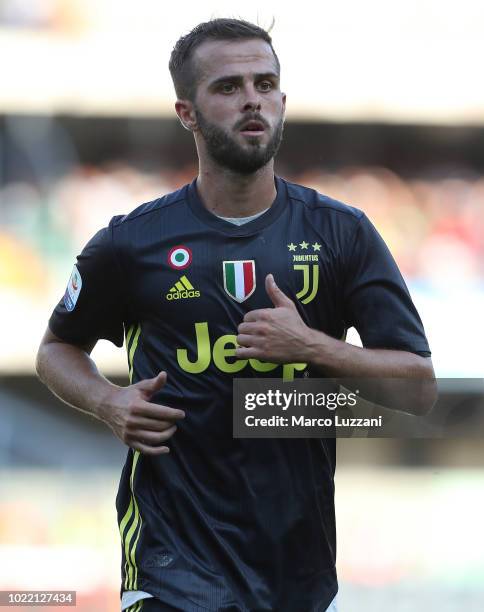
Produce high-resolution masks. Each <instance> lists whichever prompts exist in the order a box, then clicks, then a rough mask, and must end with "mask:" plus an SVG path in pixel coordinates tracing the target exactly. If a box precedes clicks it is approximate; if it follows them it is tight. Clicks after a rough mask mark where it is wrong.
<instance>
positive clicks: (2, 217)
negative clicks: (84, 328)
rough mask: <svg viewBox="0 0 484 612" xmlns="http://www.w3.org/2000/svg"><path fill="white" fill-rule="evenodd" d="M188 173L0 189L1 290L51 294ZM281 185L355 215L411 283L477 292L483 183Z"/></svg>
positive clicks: (382, 173)
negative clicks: (113, 230) (105, 232)
mask: <svg viewBox="0 0 484 612" xmlns="http://www.w3.org/2000/svg"><path fill="white" fill-rule="evenodd" d="M195 174H196V169H195V167H187V168H184V169H183V170H181V171H178V172H174V171H161V172H159V173H148V172H143V171H140V170H138V169H136V168H134V167H132V166H130V165H128V164H126V163H123V162H110V163H109V164H105V165H102V166H96V167H94V166H85V165H77V166H75V167H74V168H73V169H72V170H71V171H70V172H68V173H67V174H65V175H63V176H62V177H61V178H59V179H57V180H54V181H51V182H49V183H47V184H43V185H38V184H37V185H36V184H29V183H27V182H10V183H7V184H4V185H2V186H0V262H1V265H0V289H2V288H3V289H6V288H10V289H13V290H14V291H21V292H28V293H32V295H44V294H45V292H46V291H49V290H50V289H51V290H55V291H56V292H57V293H58V292H59V286H60V285H59V283H61V284H62V283H63V282H65V274H66V273H67V271H68V270H69V269H70V267H71V266H72V263H73V261H74V258H75V255H76V254H77V253H78V252H79V251H80V249H81V248H82V246H83V245H84V244H85V243H86V242H87V240H88V239H89V238H90V237H91V236H92V235H93V234H94V233H95V232H96V231H97V230H98V229H100V228H101V227H103V226H105V225H106V224H107V223H108V222H109V220H110V218H111V217H112V216H113V215H115V214H124V213H127V212H129V211H130V210H132V209H133V208H135V207H136V206H137V205H138V204H140V203H142V202H146V201H149V200H152V199H154V198H156V197H158V196H160V195H162V194H165V193H168V192H170V191H172V190H174V189H176V188H178V187H180V186H181V185H183V184H185V183H187V182H189V181H190V180H192V178H193V177H194V176H195ZM286 178H288V179H289V180H292V181H295V182H298V183H302V184H304V185H308V186H311V187H314V188H315V189H317V190H318V191H320V192H321V193H324V194H327V195H329V196H331V197H333V198H336V199H338V200H341V201H343V202H346V203H348V204H351V205H353V206H356V207H357V208H360V209H362V210H364V211H365V212H366V213H367V215H368V216H369V218H370V219H371V220H372V221H373V223H374V224H375V225H376V227H377V228H378V230H379V231H380V232H381V234H382V235H383V237H384V239H385V240H386V242H387V244H388V245H389V247H390V249H391V251H392V253H393V254H394V256H395V258H396V260H397V262H398V264H399V266H400V269H401V270H402V272H403V274H404V276H405V277H406V278H407V280H408V281H410V282H411V283H423V284H425V285H433V284H445V285H446V286H447V287H448V286H449V285H450V284H454V285H458V284H461V283H466V284H481V283H483V281H484V176H482V177H476V178H467V179H464V178H460V179H455V178H444V179H439V180H436V179H431V178H428V179H415V180H403V179H402V178H400V177H399V176H397V175H396V174H395V173H393V172H391V171H390V170H388V169H385V168H380V167H378V168H376V167H371V168H369V167H366V168H365V167H360V168H357V167H353V168H346V169H343V170H341V171H338V172H336V173H331V172H327V171H324V170H323V169H316V168H314V169H310V170H308V171H306V172H305V173H304V174H299V175H295V176H286Z"/></svg>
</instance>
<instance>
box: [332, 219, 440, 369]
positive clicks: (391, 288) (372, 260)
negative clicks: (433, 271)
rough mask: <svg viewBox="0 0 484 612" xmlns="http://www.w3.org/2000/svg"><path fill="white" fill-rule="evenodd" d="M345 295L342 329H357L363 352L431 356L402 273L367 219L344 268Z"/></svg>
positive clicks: (363, 222)
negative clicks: (366, 350)
mask: <svg viewBox="0 0 484 612" xmlns="http://www.w3.org/2000/svg"><path fill="white" fill-rule="evenodd" d="M343 295H344V319H345V324H346V326H347V328H349V327H355V328H356V330H357V331H358V333H359V335H360V338H361V341H362V343H363V346H364V347H367V348H386V349H396V350H405V351H409V352H412V353H417V354H419V355H422V356H424V357H428V356H430V349H429V345H428V342H427V339H426V337H425V331H424V328H423V325H422V321H421V320H420V317H419V314H418V312H417V310H416V308H415V306H414V304H413V302H412V298H411V297H410V293H409V292H408V289H407V286H406V285H405V281H404V280H403V277H402V275H401V273H400V270H399V269H398V266H397V264H396V263H395V260H394V259H393V257H392V255H391V253H390V251H389V250H388V247H387V246H386V244H385V242H384V241H383V239H382V237H381V236H380V234H379V233H378V232H377V230H376V229H375V227H374V226H373V225H372V224H371V222H370V221H369V220H368V218H367V217H366V216H365V215H363V216H362V217H361V219H360V221H359V224H358V228H357V231H356V233H355V238H354V243H353V245H352V251H351V255H350V256H349V259H348V261H347V262H346V275H345V286H344V292H343Z"/></svg>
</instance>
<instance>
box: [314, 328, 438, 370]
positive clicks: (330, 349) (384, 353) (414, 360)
mask: <svg viewBox="0 0 484 612" xmlns="http://www.w3.org/2000/svg"><path fill="white" fill-rule="evenodd" d="M306 347H307V348H306V354H305V359H303V361H305V362H306V363H310V364H311V365H313V366H315V367H316V368H317V369H319V370H321V372H324V374H325V376H333V377H335V378H338V377H341V378H343V377H349V378H376V377H378V378H433V368H432V364H431V362H430V360H429V359H425V358H424V357H420V356H419V355H415V354H414V353H410V352H408V351H398V350H387V349H369V348H361V347H358V346H354V345H352V344H348V343H347V342H343V341H341V340H336V339H335V338H331V337H330V336H328V335H326V334H324V333H322V332H319V331H317V330H314V329H311V330H309V333H308V340H307V345H306Z"/></svg>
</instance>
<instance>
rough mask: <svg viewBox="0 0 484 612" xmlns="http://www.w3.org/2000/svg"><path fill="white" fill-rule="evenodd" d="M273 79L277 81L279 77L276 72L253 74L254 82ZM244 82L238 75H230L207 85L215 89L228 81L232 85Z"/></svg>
mask: <svg viewBox="0 0 484 612" xmlns="http://www.w3.org/2000/svg"><path fill="white" fill-rule="evenodd" d="M268 78H271V79H275V80H279V75H278V74H277V73H276V72H258V73H256V74H254V79H255V80H256V81H260V80H261V79H268ZM243 80H244V77H243V76H242V75H240V74H232V75H226V76H221V77H219V78H218V79H215V80H214V81H212V82H211V83H210V85H209V87H210V88H213V87H216V86H217V85H220V84H221V83H226V82H227V81H230V82H232V83H234V82H235V83H240V82H242V81H243Z"/></svg>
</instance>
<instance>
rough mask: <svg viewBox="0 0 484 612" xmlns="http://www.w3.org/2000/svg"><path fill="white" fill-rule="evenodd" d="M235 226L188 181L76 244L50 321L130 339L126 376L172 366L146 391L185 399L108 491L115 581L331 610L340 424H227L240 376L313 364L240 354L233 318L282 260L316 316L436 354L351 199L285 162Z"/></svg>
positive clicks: (196, 597)
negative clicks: (319, 187)
mask: <svg viewBox="0 0 484 612" xmlns="http://www.w3.org/2000/svg"><path fill="white" fill-rule="evenodd" d="M275 180H276V188H277V197H276V199H275V201H274V202H273V204H272V206H271V207H270V208H269V209H268V210H267V211H266V212H265V213H264V214H262V215H261V216H259V217H258V218H256V219H255V220H253V221H250V222H248V223H246V224H244V225H241V226H236V225H234V224H231V223H229V222H227V221H225V220H223V219H220V218H219V217H216V216H215V215H213V214H212V213H210V212H209V211H208V210H207V209H206V208H205V207H204V205H203V203H202V202H201V201H200V199H199V197H198V194H197V188H196V181H193V182H192V183H191V184H190V185H186V186H184V187H183V188H181V189H179V190H178V191H176V192H174V193H171V194H169V195H166V196H164V197H161V198H159V199H157V200H155V201H153V202H149V203H147V204H143V205H142V206H140V207H139V208H137V209H136V210H134V211H133V212H132V213H130V214H128V215H126V216H119V217H114V218H113V219H112V221H111V222H110V224H109V226H108V227H107V228H105V229H102V230H101V231H100V232H98V233H97V234H96V235H95V236H94V238H93V239H92V240H91V241H90V242H89V243H88V244H87V246H86V247H85V248H84V250H83V251H82V253H81V254H80V255H79V256H78V259H77V263H76V266H75V268H74V271H73V274H72V275H71V278H70V280H69V284H68V287H67V289H66V293H65V296H64V298H63V299H62V300H61V301H60V302H59V304H58V305H57V307H56V309H55V311H54V312H53V314H52V316H51V318H50V321H49V325H50V328H51V330H52V331H53V332H54V333H55V334H56V335H57V336H59V337H60V338H62V339H63V340H66V341H68V342H72V343H85V342H87V341H89V340H93V339H99V338H106V339H108V340H111V341H112V342H113V343H114V344H116V345H117V346H122V344H123V341H124V342H125V344H126V349H127V355H128V364H129V373H130V379H131V381H132V382H137V381H139V380H142V379H147V378H152V377H154V376H156V375H157V374H158V373H159V372H160V370H166V372H167V374H168V378H167V383H166V386H165V387H164V388H163V389H162V390H161V391H160V392H159V393H157V394H156V395H155V396H154V397H153V399H152V400H151V401H153V402H157V403H160V404H164V405H167V406H171V407H174V408H181V409H183V410H185V412H186V418H185V419H183V420H182V421H179V422H178V423H177V425H178V430H177V432H176V433H175V435H174V436H173V437H172V438H170V440H169V441H168V443H167V444H168V445H169V446H170V450H171V452H170V453H169V454H168V455H161V456H156V457H155V456H148V455H143V454H141V453H139V452H138V451H133V450H132V449H129V450H128V453H127V458H126V463H125V465H124V468H123V472H122V476H121V480H120V484H119V491H118V495H117V499H116V505H117V511H118V520H119V528H120V534H121V544H122V591H125V590H143V591H147V592H148V593H151V594H152V595H154V596H156V597H157V598H159V599H161V600H162V601H163V602H165V603H166V604H169V605H171V606H174V607H178V608H180V609H182V610H190V611H192V610H193V611H206V610H209V611H217V612H219V611H220V612H222V611H224V612H229V611H230V612H238V611H251V612H252V611H256V610H257V611H262V610H267V611H269V610H272V611H277V612H313V611H318V612H319V611H324V610H326V608H327V606H328V605H329V604H330V602H331V601H332V599H333V597H334V596H335V594H336V592H337V577H336V569H335V561H336V538H335V516H334V470H335V452H336V448H335V440H332V439H307V440H305V439H265V440H264V439H234V438H233V436H232V381H233V378H234V377H244V378H248V377H270V378H279V377H280V378H282V379H284V380H293V379H294V378H295V377H301V376H311V375H313V376H321V372H314V371H312V369H311V366H310V365H308V364H305V363H286V364H273V363H268V362H263V361H259V360H256V359H249V360H246V359H237V358H236V357H235V346H236V343H235V341H236V335H237V326H238V325H239V324H240V323H241V322H242V319H243V317H244V314H245V313H246V312H248V311H250V310H254V309H258V308H268V307H271V306H272V304H271V301H270V299H269V297H268V296H267V294H266V291H265V287H264V280H265V277H266V275H267V274H269V273H272V274H273V275H274V278H275V280H276V283H277V284H278V286H279V288H280V289H281V290H282V291H283V292H284V293H285V294H286V295H287V296H289V297H290V298H291V299H292V300H293V301H294V302H295V304H296V306H297V309H298V311H299V313H300V315H301V317H302V318H303V320H304V321H305V322H306V323H307V325H309V326H310V327H312V328H315V329H318V330H321V331H323V332H325V333H327V334H329V335H331V336H333V337H335V338H342V337H344V334H345V331H346V330H347V329H348V328H349V327H352V326H354V327H355V328H356V329H357V331H358V332H359V335H360V337H361V339H362V343H363V345H364V346H365V347H369V348H388V349H398V350H406V351H411V352H414V353H418V354H420V355H423V356H428V355H430V352H429V347H428V343H427V340H426V338H425V333H424V330H423V327H422V323H421V321H420V318H419V316H418V313H417V311H416V309H415V307H414V305H413V303H412V300H411V298H410V295H409V293H408V290H407V288H406V286H405V283H404V281H403V279H402V276H401V274H400V272H399V270H398V268H397V266H396V264H395V262H394V260H393V258H392V256H391V255H390V253H389V251H388V249H387V247H386V245H385V243H384V242H383V240H382V238H381V237H380V236H379V234H378V233H377V231H376V230H375V228H374V227H373V226H372V224H371V223H370V221H369V220H368V219H367V217H366V216H365V215H364V214H363V213H362V212H361V211H359V210H357V209H355V208H352V207H349V206H347V205H345V204H342V203H340V202H337V201H335V200H332V199H331V198H328V197H326V196H323V195H321V194H319V193H317V192H316V191H314V190H312V189H308V188H305V187H302V186H299V185H296V184H292V183H289V182H287V181H285V180H283V179H280V178H276V179H275Z"/></svg>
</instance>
